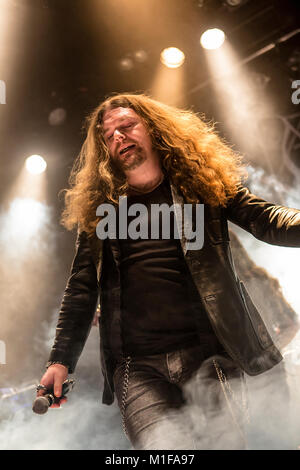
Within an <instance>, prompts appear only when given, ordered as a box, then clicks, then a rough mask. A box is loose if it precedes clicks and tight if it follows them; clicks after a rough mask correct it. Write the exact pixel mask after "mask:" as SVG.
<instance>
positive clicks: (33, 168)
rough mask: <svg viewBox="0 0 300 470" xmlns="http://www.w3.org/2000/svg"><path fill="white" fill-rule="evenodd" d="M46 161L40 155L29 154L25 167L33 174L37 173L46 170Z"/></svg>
mask: <svg viewBox="0 0 300 470" xmlns="http://www.w3.org/2000/svg"><path fill="white" fill-rule="evenodd" d="M46 167H47V163H46V162H45V160H44V159H43V157H41V156H40V155H31V156H30V157H28V158H27V159H26V169H27V171H28V172H29V173H31V174H33V175H39V174H40V173H43V171H45V170H46Z"/></svg>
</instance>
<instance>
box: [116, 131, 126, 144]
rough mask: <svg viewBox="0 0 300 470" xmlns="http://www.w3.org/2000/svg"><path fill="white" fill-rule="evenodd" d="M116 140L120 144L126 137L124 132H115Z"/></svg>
mask: <svg viewBox="0 0 300 470" xmlns="http://www.w3.org/2000/svg"><path fill="white" fill-rule="evenodd" d="M114 138H115V139H116V141H117V142H118V141H119V140H122V139H124V138H125V136H124V134H122V132H120V131H119V130H118V129H116V130H115V132H114Z"/></svg>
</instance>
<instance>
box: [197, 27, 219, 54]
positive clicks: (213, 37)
mask: <svg viewBox="0 0 300 470" xmlns="http://www.w3.org/2000/svg"><path fill="white" fill-rule="evenodd" d="M224 41H225V34H224V32H223V31H222V30H221V29H218V28H213V29H208V30H207V31H205V32H204V33H203V34H202V36H201V38H200V43H201V46H202V47H204V49H218V48H219V47H221V46H222V44H223V42H224Z"/></svg>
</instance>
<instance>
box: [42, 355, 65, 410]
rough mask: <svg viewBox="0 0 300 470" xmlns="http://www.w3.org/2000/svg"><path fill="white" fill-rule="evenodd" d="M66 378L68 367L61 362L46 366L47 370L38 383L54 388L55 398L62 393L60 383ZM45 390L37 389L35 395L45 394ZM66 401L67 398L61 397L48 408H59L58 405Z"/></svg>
mask: <svg viewBox="0 0 300 470" xmlns="http://www.w3.org/2000/svg"><path fill="white" fill-rule="evenodd" d="M67 378H68V368H67V367H66V366H63V365H62V364H53V365H52V366H50V367H48V369H47V371H46V372H45V374H44V375H43V377H42V378H41V381H40V384H41V385H45V387H47V388H52V387H53V388H54V395H55V397H56V398H60V397H61V394H62V384H63V383H64V381H65V380H67ZM46 393H47V392H46V391H45V390H39V391H38V392H37V394H36V395H37V397H40V396H42V395H46ZM66 401H67V398H62V399H61V400H59V403H54V404H53V405H51V406H50V408H59V407H60V405H63V404H64V403H65V402H66Z"/></svg>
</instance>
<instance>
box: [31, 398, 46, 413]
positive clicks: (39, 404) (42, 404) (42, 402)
mask: <svg viewBox="0 0 300 470" xmlns="http://www.w3.org/2000/svg"><path fill="white" fill-rule="evenodd" d="M48 408H49V401H48V399H47V398H46V397H38V398H36V399H35V400H34V403H33V406H32V410H33V411H34V412H35V413H37V414H39V415H43V414H44V413H47V411H48Z"/></svg>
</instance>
